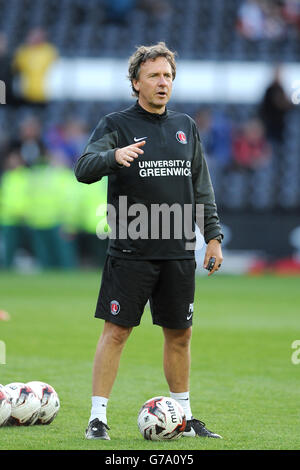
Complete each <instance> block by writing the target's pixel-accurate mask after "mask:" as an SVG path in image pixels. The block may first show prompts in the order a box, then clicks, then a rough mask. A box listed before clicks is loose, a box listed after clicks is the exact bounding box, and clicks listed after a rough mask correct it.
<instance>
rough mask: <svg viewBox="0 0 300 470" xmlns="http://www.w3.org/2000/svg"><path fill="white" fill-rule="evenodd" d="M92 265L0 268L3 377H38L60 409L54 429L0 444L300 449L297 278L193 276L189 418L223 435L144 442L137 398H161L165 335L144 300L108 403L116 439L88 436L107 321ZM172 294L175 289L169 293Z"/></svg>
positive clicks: (7, 430) (30, 431) (0, 432)
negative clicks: (23, 270)
mask: <svg viewBox="0 0 300 470" xmlns="http://www.w3.org/2000/svg"><path fill="white" fill-rule="evenodd" d="M99 282H100V275H99V274H98V273H95V272H85V271H82V272H76V273H55V272H53V273H45V274H35V275H27V276H24V275H20V274H15V273H10V274H8V273H4V272H2V273H1V274H0V309H3V310H6V311H8V312H9V313H10V315H11V320H10V321H9V322H0V340H2V341H4V343H5V345H6V364H0V383H2V384H4V385H5V384H7V383H9V382H15V381H20V382H27V381H30V380H41V381H45V382H48V383H50V384H52V385H53V386H54V388H55V389H56V390H57V392H58V394H59V397H60V400H61V409H60V412H59V414H58V416H57V417H56V419H55V421H54V422H53V423H52V424H50V425H49V426H31V427H3V428H0V449H1V450H3V449H6V450H8V449H26V450H43V449H49V450H69V449H71V450H76V449H93V450H96V449H110V450H111V449H113V450H125V449H126V450H143V449H148V450H171V449H172V450H177V449H181V450H195V449H206V450H213V449H219V450H228V449H230V450H237V449H252V450H263V449H299V448H300V434H299V429H300V409H299V403H300V400H299V390H300V364H298V365H297V364H293V363H292V360H291V357H292V353H293V349H292V347H291V345H292V343H293V341H294V340H297V339H298V340H299V339H300V320H299V313H300V312H299V307H300V290H299V278H296V277H284V278H280V277H276V276H267V277H247V276H241V277H237V276H236V277H235V276H232V277H231V276H224V275H223V276H222V275H221V274H217V275H215V276H212V277H210V278H207V277H200V278H198V279H197V288H196V299H195V315H194V327H193V338H192V370H191V403H192V410H193V414H194V416H195V417H197V418H199V419H201V420H203V421H205V422H206V424H207V427H208V428H209V429H212V430H214V431H216V432H218V433H220V434H221V435H222V436H223V440H219V439H216V440H214V439H210V440H207V439H199V438H197V439H193V438H181V439H179V440H178V441H173V442H159V443H158V442H149V441H144V440H143V438H142V436H141V435H140V434H139V431H138V428H137V424H136V420H137V413H138V411H139V408H140V406H141V405H142V404H143V402H144V401H145V400H147V399H149V398H151V397H152V396H156V395H168V387H167V385H166V382H165V379H164V375H163V369H162V334H161V331H160V328H159V327H157V326H152V323H151V316H150V312H149V310H148V308H147V309H146V310H145V313H144V316H143V319H142V323H141V325H140V327H138V328H135V329H134V330H133V332H132V335H131V337H130V338H129V340H128V343H127V345H126V347H125V350H124V353H123V356H122V359H121V364H120V369H119V374H118V377H117V380H116V383H115V385H114V388H113V392H112V396H111V399H110V401H109V405H108V417H109V426H110V427H111V431H110V437H111V441H87V440H85V438H84V430H85V427H86V425H87V420H88V418H89V413H90V404H91V401H90V394H91V393H90V392H91V374H92V364H93V356H94V351H95V346H96V342H97V339H98V336H99V334H100V332H101V329H102V326H103V322H102V321H101V320H96V319H94V317H93V313H94V308H95V304H96V298H97V294H98V288H99ZM174 295H176V293H174Z"/></svg>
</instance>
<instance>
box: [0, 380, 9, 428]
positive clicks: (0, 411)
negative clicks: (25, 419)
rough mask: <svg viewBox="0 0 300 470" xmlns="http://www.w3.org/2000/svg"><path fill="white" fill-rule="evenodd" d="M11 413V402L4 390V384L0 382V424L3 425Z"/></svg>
mask: <svg viewBox="0 0 300 470" xmlns="http://www.w3.org/2000/svg"><path fill="white" fill-rule="evenodd" d="M10 415H11V404H10V401H9V397H8V396H7V393H6V392H5V389H4V386H3V385H1V384H0V426H5V424H6V423H7V421H8V420H9V418H10Z"/></svg>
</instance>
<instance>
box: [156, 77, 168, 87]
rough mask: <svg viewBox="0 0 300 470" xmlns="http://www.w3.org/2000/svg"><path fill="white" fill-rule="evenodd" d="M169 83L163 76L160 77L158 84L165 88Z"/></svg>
mask: <svg viewBox="0 0 300 470" xmlns="http://www.w3.org/2000/svg"><path fill="white" fill-rule="evenodd" d="M167 83H168V82H167V80H166V78H165V77H164V76H163V75H160V77H159V81H158V84H159V85H164V86H165V85H167Z"/></svg>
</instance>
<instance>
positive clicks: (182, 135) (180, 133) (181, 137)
mask: <svg viewBox="0 0 300 470" xmlns="http://www.w3.org/2000/svg"><path fill="white" fill-rule="evenodd" d="M176 139H177V140H178V142H180V143H181V144H187V138H186V135H185V133H184V132H183V131H177V132H176Z"/></svg>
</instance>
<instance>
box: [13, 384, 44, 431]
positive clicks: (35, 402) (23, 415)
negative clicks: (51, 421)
mask: <svg viewBox="0 0 300 470" xmlns="http://www.w3.org/2000/svg"><path fill="white" fill-rule="evenodd" d="M4 389H5V392H6V394H7V395H8V397H9V400H10V403H11V416H10V419H9V421H8V424H15V425H17V426H21V425H24V426H30V425H32V424H34V423H35V422H36V421H37V419H38V417H39V412H40V409H41V402H40V399H39V398H38V397H37V396H36V394H35V393H34V391H33V390H32V389H31V388H30V387H29V386H28V385H26V384H24V383H22V382H12V383H10V384H7V385H5V387H4Z"/></svg>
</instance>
